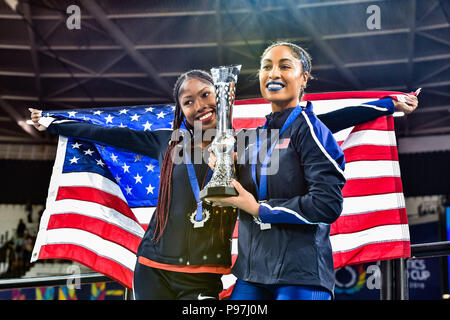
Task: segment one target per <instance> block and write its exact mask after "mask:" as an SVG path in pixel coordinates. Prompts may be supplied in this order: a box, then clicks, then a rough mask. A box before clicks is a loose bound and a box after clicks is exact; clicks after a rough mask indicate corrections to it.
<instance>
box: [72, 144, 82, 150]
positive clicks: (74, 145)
mask: <svg viewBox="0 0 450 320" xmlns="http://www.w3.org/2000/svg"><path fill="white" fill-rule="evenodd" d="M81 146H82V144H81V143H78V142H75V143H74V144H72V149H80V147H81Z"/></svg>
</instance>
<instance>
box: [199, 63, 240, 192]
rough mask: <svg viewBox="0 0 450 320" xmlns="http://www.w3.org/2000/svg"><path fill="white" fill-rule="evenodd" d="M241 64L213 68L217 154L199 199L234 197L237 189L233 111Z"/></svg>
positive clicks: (213, 144) (215, 151) (215, 144)
mask: <svg viewBox="0 0 450 320" xmlns="http://www.w3.org/2000/svg"><path fill="white" fill-rule="evenodd" d="M240 70H241V65H231V66H224V67H218V68H212V69H211V75H212V78H213V81H214V88H215V93H216V119H217V121H216V136H215V137H214V140H213V142H212V145H211V146H212V150H213V151H214V154H215V155H216V157H217V161H216V167H215V169H214V173H213V175H212V177H211V180H210V181H209V182H208V184H207V185H206V186H205V187H204V188H203V190H202V191H200V199H202V200H203V199H205V198H208V197H224V196H225V197H232V196H237V195H238V192H237V191H236V189H235V188H234V187H233V185H232V184H231V178H233V177H234V173H233V162H234V161H233V150H234V143H235V138H234V130H233V123H232V110H233V104H234V98H235V93H236V82H237V78H238V75H239V72H240Z"/></svg>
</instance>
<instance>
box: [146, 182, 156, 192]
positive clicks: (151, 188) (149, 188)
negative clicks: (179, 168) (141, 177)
mask: <svg viewBox="0 0 450 320" xmlns="http://www.w3.org/2000/svg"><path fill="white" fill-rule="evenodd" d="M145 189H147V194H149V193H152V194H153V189H155V187H152V185H151V184H149V185H148V187H146V188H145Z"/></svg>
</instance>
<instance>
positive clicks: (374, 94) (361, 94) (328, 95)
mask: <svg viewBox="0 0 450 320" xmlns="http://www.w3.org/2000/svg"><path fill="white" fill-rule="evenodd" d="M390 95H405V93H404V92H397V91H342V92H324V93H308V94H305V95H304V96H303V99H302V100H303V101H318V100H335V99H373V100H375V99H381V98H384V97H386V96H390ZM234 104H235V105H242V104H270V102H269V101H267V100H265V99H262V98H259V99H247V100H236V101H235V103H234Z"/></svg>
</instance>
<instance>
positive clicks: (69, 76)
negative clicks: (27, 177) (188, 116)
mask: <svg viewBox="0 0 450 320" xmlns="http://www.w3.org/2000/svg"><path fill="white" fill-rule="evenodd" d="M71 5H75V6H77V7H78V8H79V9H80V13H81V17H80V21H79V22H80V29H70V28H69V27H68V25H70V22H73V20H70V19H71V17H72V18H73V15H72V14H73V12H74V11H69V13H67V8H68V7H69V6H71ZM377 15H378V16H377ZM378 18H379V19H378ZM374 19H375V20H374ZM377 19H378V20H377ZM377 24H378V25H377ZM275 40H287V41H291V42H295V43H298V44H300V45H302V46H303V47H304V48H306V49H307V50H308V51H309V52H310V54H311V55H312V57H313V69H312V70H313V75H314V76H315V78H316V79H315V80H313V81H310V82H309V85H308V89H307V90H308V92H310V93H312V92H314V93H317V92H328V91H354V90H393V91H402V92H411V91H414V90H416V89H417V88H419V87H421V88H422V93H421V94H420V96H419V98H420V109H419V110H417V111H416V112H415V113H413V114H412V115H409V116H405V117H401V118H396V120H395V121H396V131H397V135H398V136H400V137H414V136H427V135H428V136H429V135H441V134H448V133H450V1H446V0H391V1H388V0H385V1H382V0H370V1H366V0H341V1H339V0H335V1H331V0H328V1H326V0H323V1H313V0H299V1H294V0H281V1H280V0H277V1H275V0H215V1H212V0H190V1H184V0H176V1H170V0H164V1H155V0H152V1H144V0H142V1H131V0H128V1H120V0H111V1H108V0H99V1H93V0H69V1H66V0H40V1H32V0H29V1H17V0H0V143H30V144H43V143H50V142H54V140H53V139H50V137H49V136H48V135H47V134H46V133H40V132H37V131H36V130H34V128H32V127H31V126H29V125H27V124H26V123H25V122H24V121H25V120H26V119H27V118H28V117H29V112H28V110H27V108H28V107H38V108H41V109H44V110H51V109H74V108H84V107H100V106H118V105H143V104H156V103H166V102H172V97H171V88H172V86H173V84H174V82H175V80H176V78H177V77H178V76H179V75H180V74H181V73H183V72H185V71H187V70H190V69H193V68H195V69H204V70H209V69H210V68H211V67H213V66H218V65H224V64H235V63H238V64H242V65H243V67H242V72H241V75H240V76H239V81H238V88H237V98H238V99H246V98H255V97H259V85H258V79H257V76H256V72H257V70H258V67H259V56H260V54H261V53H262V51H263V50H264V48H265V47H266V46H267V45H268V44H270V43H271V42H273V41H275Z"/></svg>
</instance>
